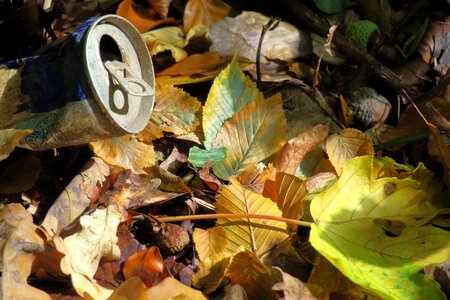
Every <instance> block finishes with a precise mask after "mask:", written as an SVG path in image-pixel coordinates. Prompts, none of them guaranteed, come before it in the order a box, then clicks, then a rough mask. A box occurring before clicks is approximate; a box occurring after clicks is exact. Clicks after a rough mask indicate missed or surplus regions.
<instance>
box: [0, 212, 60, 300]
mask: <svg viewBox="0 0 450 300" xmlns="http://www.w3.org/2000/svg"><path fill="white" fill-rule="evenodd" d="M0 226H1V228H2V230H1V232H0V253H1V257H0V263H1V269H0V271H1V272H2V277H1V290H0V295H1V297H2V298H3V299H50V296H49V295H48V294H47V293H45V292H43V291H41V290H38V289H37V288H34V287H32V286H30V285H28V283H27V278H28V276H30V273H31V272H32V268H33V263H34V262H35V254H34V253H33V250H34V251H35V252H39V251H44V241H43V239H42V238H40V237H39V236H38V235H37V234H36V225H34V224H33V217H32V216H31V214H30V213H29V212H28V211H27V210H26V209H25V208H24V207H23V206H22V205H21V204H18V203H13V204H9V205H7V206H6V207H4V208H3V209H2V210H1V211H0ZM55 261H56V263H57V259H56V258H55Z"/></svg>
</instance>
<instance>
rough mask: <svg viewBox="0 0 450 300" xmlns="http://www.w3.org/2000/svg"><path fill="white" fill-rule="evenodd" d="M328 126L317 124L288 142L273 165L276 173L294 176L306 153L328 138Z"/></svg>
mask: <svg viewBox="0 0 450 300" xmlns="http://www.w3.org/2000/svg"><path fill="white" fill-rule="evenodd" d="M328 130H329V127H328V125H322V124H319V125H317V126H314V127H313V128H312V129H310V130H307V131H305V132H302V133H301V134H299V135H298V136H296V137H295V138H293V139H291V140H289V141H288V142H287V143H286V144H285V145H284V146H283V148H282V149H281V151H280V152H279V153H278V155H277V157H276V158H275V161H274V163H273V165H274V167H275V168H276V169H277V171H278V172H284V173H287V174H291V175H294V174H295V171H296V170H297V167H298V166H299V164H300V162H301V161H302V159H303V157H304V156H305V154H306V153H308V152H309V151H310V150H311V149H313V148H314V147H315V146H316V145H317V144H319V143H320V142H321V141H323V140H324V139H325V138H326V137H327V136H328Z"/></svg>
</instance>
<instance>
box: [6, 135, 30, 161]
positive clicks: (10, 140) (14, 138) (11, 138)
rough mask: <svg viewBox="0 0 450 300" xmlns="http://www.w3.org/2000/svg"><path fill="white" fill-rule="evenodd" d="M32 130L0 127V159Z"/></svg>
mask: <svg viewBox="0 0 450 300" xmlns="http://www.w3.org/2000/svg"><path fill="white" fill-rule="evenodd" d="M32 132H33V131H32V130H29V129H24V130H18V129H1V130H0V161H1V160H4V159H5V158H7V157H8V155H9V154H10V153H11V152H12V151H13V150H14V148H15V147H16V146H17V145H19V144H20V141H21V140H22V139H23V138H24V137H26V136H27V135H29V134H30V133H32Z"/></svg>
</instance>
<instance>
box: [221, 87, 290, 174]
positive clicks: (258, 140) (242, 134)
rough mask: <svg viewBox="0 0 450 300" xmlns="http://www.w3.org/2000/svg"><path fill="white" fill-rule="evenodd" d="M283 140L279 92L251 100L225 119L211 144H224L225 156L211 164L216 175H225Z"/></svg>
mask: <svg viewBox="0 0 450 300" xmlns="http://www.w3.org/2000/svg"><path fill="white" fill-rule="evenodd" d="M285 143H286V118H285V116H284V110H283V106H282V101H281V96H280V94H277V95H274V96H273V97H271V98H269V99H267V100H259V101H254V102H253V103H251V104H249V105H247V106H246V107H245V108H243V109H242V110H241V111H239V112H238V113H236V114H235V115H234V116H233V117H232V118H231V119H229V120H228V121H226V122H225V123H224V125H223V128H222V129H221V130H220V132H219V133H218V134H217V137H216V139H215V140H214V143H213V147H214V148H219V147H226V148H227V156H226V157H225V158H224V159H223V160H222V161H220V162H218V163H216V164H214V166H213V170H214V172H215V174H216V175H217V176H219V177H220V178H222V179H227V178H228V177H229V176H231V175H236V174H239V172H241V171H242V170H243V169H244V168H245V167H246V166H248V165H252V164H257V163H259V162H260V161H262V160H263V159H265V158H267V157H269V156H270V155H272V154H274V153H275V152H277V151H278V150H280V149H281V147H282V146H283V145H284V144H285Z"/></svg>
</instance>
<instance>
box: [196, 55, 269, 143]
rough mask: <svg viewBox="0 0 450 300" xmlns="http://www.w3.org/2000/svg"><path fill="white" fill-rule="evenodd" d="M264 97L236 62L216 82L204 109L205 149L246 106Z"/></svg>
mask: <svg viewBox="0 0 450 300" xmlns="http://www.w3.org/2000/svg"><path fill="white" fill-rule="evenodd" d="M263 98H264V97H263V95H262V93H260V92H259V91H258V89H257V87H256V84H255V83H254V82H253V81H252V80H251V79H250V78H248V77H246V76H245V75H244V73H243V72H242V70H241V69H240V68H239V64H238V62H237V61H236V60H233V61H232V62H231V63H230V65H229V66H228V67H227V68H226V69H225V70H223V71H222V72H221V73H220V74H219V75H218V76H217V77H216V79H215V80H214V82H213V84H212V86H211V90H210V91H209V94H208V98H207V99H206V103H205V106H204V108H203V131H204V133H205V147H206V149H211V148H212V143H213V141H214V139H215V138H216V136H217V134H218V133H219V131H220V129H221V128H222V125H223V124H224V122H225V121H226V120H228V119H229V118H231V117H232V116H233V115H234V114H235V113H237V112H238V111H240V110H241V109H242V108H243V107H245V106H246V105H248V104H250V103H252V102H253V101H255V100H262V99H263Z"/></svg>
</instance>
